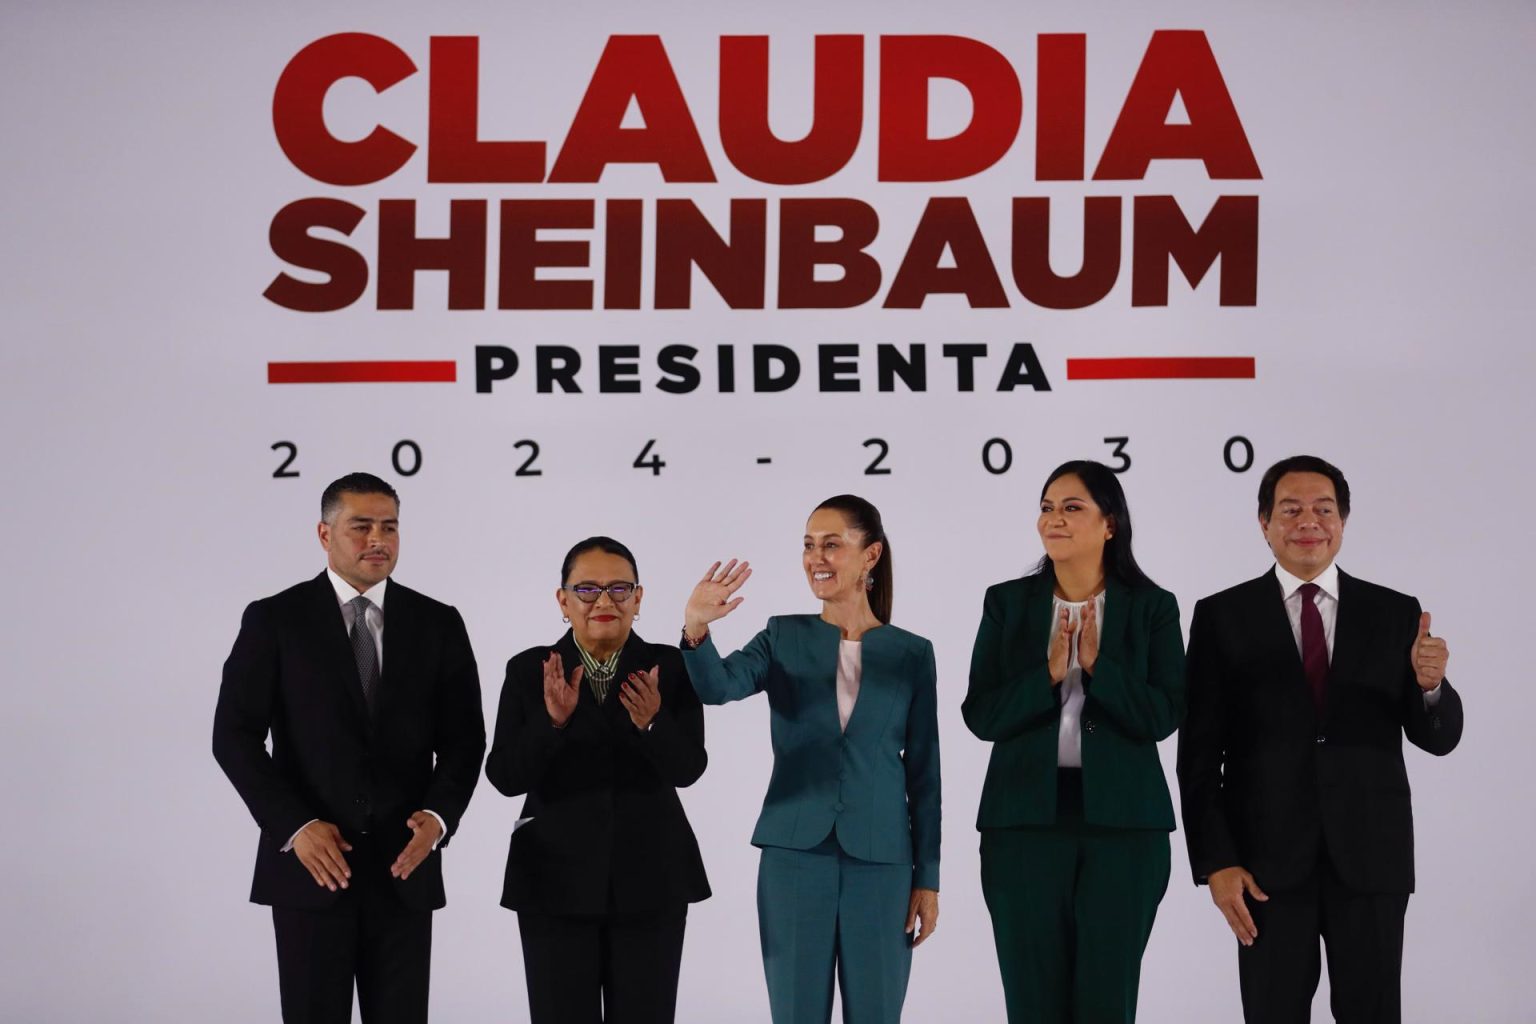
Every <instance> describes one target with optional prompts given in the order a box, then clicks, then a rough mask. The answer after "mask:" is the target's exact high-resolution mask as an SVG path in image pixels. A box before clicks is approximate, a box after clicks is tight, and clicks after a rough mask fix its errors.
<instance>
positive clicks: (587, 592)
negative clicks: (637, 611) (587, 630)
mask: <svg viewBox="0 0 1536 1024" xmlns="http://www.w3.org/2000/svg"><path fill="white" fill-rule="evenodd" d="M562 589H564V590H569V591H570V592H571V593H573V594H575V595H576V599H577V600H578V601H580V602H581V603H582V604H593V603H595V602H596V601H597V599H598V597H600V596H601V595H602V594H603V592H604V591H606V592H607V594H608V596H609V597H611V598H613V603H614V604H623V603H624V602H625V601H628V600H629V596H630V595H631V594H633V593H634V592H635V591H636V590H639V589H640V584H638V583H610V584H608V585H607V586H606V587H604V586H600V585H599V584H596V583H576V584H573V585H572V586H569V587H564V588H562Z"/></svg>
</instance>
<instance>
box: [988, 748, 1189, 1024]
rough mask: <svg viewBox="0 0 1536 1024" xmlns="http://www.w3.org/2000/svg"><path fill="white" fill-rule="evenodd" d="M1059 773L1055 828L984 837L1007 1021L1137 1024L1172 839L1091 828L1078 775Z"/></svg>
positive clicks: (995, 832)
mask: <svg viewBox="0 0 1536 1024" xmlns="http://www.w3.org/2000/svg"><path fill="white" fill-rule="evenodd" d="M1061 775H1062V779H1063V781H1062V784H1061V791H1060V792H1059V794H1058V801H1057V807H1058V811H1057V823H1056V824H1055V825H1049V826H1040V827H1032V828H1007V829H983V830H982V833H981V891H982V894H983V895H984V896H985V897H986V900H987V909H988V910H989V911H990V912H991V914H992V934H993V938H994V939H995V940H996V942H997V960H998V966H999V967H1000V968H1001V971H1002V976H1003V997H1004V999H1005V1001H1006V1003H1007V1007H1008V1020H1009V1022H1010V1024H1026V1022H1027V1024H1130V1022H1132V1021H1134V1020H1135V1019H1136V990H1137V988H1138V987H1139V985H1140V983H1141V955H1142V953H1143V952H1144V951H1145V950H1146V948H1147V939H1148V937H1149V936H1150V935H1151V934H1152V921H1153V918H1154V917H1156V916H1157V905H1158V903H1160V902H1161V901H1162V898H1163V893H1164V892H1165V891H1167V889H1168V870H1169V864H1168V856H1169V855H1168V833H1166V832H1162V831H1154V830H1149V829H1117V828H1106V827H1103V826H1098V825H1088V824H1085V823H1084V822H1083V820H1082V776H1081V773H1078V772H1071V771H1068V770H1063V771H1062V772H1061ZM1074 789H1075V791H1074Z"/></svg>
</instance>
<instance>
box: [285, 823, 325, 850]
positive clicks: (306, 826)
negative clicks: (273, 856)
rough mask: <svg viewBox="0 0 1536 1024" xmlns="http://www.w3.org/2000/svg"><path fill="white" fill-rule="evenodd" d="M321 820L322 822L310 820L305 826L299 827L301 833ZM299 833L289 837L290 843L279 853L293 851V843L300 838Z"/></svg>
mask: <svg viewBox="0 0 1536 1024" xmlns="http://www.w3.org/2000/svg"><path fill="white" fill-rule="evenodd" d="M319 820H320V819H319V818H310V819H309V820H308V821H306V822H305V823H304V824H302V825H300V826H299V832H303V831H304V830H305V829H307V828H309V826H311V825H313V824H314V823H315V822H317V821H319ZM299 832H295V833H294V834H293V835H291V836H289V837H288V842H287V843H286V844H285V845H284V846H283V848H282V849H281V850H280V851H278V852H280V853H287V852H288V851H290V850H292V849H293V841H294V840H295V839H297V838H299Z"/></svg>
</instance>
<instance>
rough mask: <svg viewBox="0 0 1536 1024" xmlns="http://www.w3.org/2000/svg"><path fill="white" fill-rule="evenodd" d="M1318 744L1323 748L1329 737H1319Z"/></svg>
mask: <svg viewBox="0 0 1536 1024" xmlns="http://www.w3.org/2000/svg"><path fill="white" fill-rule="evenodd" d="M1317 742H1318V745H1319V746H1321V745H1322V744H1324V743H1327V742H1328V737H1327V736H1318V738H1317Z"/></svg>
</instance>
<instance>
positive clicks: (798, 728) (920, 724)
mask: <svg viewBox="0 0 1536 1024" xmlns="http://www.w3.org/2000/svg"><path fill="white" fill-rule="evenodd" d="M841 635H842V634H841V633H840V632H839V630H838V628H837V627H836V626H834V625H832V624H831V623H828V622H824V621H822V619H821V617H820V616H818V615H779V616H775V617H773V618H771V619H769V620H768V626H767V628H766V629H764V630H763V631H762V632H761V633H759V634H757V636H755V637H753V638H752V639H751V640H750V641H748V643H747V645H746V646H745V647H743V648H742V649H741V650H739V651H737V652H736V653H735V654H732V655H731V656H730V657H728V658H725V659H723V660H722V659H721V657H720V653H719V651H717V650H716V649H715V645H714V641H713V640H710V639H707V638H706V639H705V641H704V642H703V643H702V644H700V645H699V647H698V649H697V650H687V649H686V648H685V649H684V652H683V660H684V662H685V663H686V664H687V667H688V678H689V679H691V680H692V681H693V688H694V689H695V690H696V691H697V692H698V695H699V700H701V701H703V702H704V703H705V704H724V703H726V702H728V701H733V700H741V699H742V698H743V697H750V696H752V694H754V693H758V692H760V691H764V690H766V691H767V693H768V707H769V710H770V713H771V731H772V737H773V777H772V778H771V779H770V780H769V782H768V795H767V796H766V797H765V798H764V799H763V810H762V813H761V814H760V815H759V816H758V819H757V828H756V829H755V830H754V831H753V833H752V843H753V845H755V846H777V847H783V848H786V849H791V850H809V849H812V848H814V847H816V846H818V845H820V844H821V843H822V842H824V841H825V840H826V838H827V836H828V835H829V834H831V833H832V831H833V830H834V829H835V830H836V832H837V841H838V845H839V846H841V847H842V848H843V851H844V852H846V853H847V854H848V855H849V856H852V857H857V858H859V859H860V860H867V861H873V862H875V863H878V864H910V865H912V886H913V887H914V888H919V889H937V888H938V887H939V720H938V694H937V672H936V670H935V667H934V658H933V645H932V644H931V643H929V642H928V641H927V640H925V639H923V638H922V637H920V636H917V635H916V634H914V633H908V632H907V631H906V630H904V629H899V628H897V627H896V626H889V625H887V626H881V627H879V628H878V629H872V630H870V631H869V632H868V633H865V634H864V637H863V643H864V647H863V652H862V667H861V669H860V677H859V697H858V700H857V701H856V702H855V703H854V706H853V714H852V715H851V716H850V717H849V719H848V729H847V731H846V732H844V731H843V729H842V726H841V725H840V723H839V721H838V716H837V647H838V641H839V640H840V639H841Z"/></svg>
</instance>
